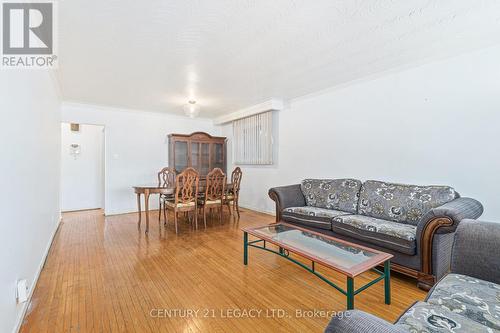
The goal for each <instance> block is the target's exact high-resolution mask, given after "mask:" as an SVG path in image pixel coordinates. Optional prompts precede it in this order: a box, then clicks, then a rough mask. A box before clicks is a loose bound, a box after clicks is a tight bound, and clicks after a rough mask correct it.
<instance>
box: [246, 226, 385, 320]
mask: <svg viewBox="0 0 500 333" xmlns="http://www.w3.org/2000/svg"><path fill="white" fill-rule="evenodd" d="M242 230H243V263H244V264H245V265H247V264H248V247H254V248H257V249H261V250H265V251H268V252H272V253H275V254H277V255H279V256H281V257H283V258H285V259H288V260H290V261H291V262H293V263H295V264H297V265H299V266H300V267H302V268H304V269H306V270H307V271H309V272H311V273H312V274H314V275H316V276H317V277H319V278H320V279H321V280H323V281H324V282H326V283H328V284H329V285H330V286H332V287H334V288H335V289H337V290H338V291H339V292H341V293H342V294H344V295H345V296H346V297H347V309H349V310H351V309H353V308H354V296H355V295H357V294H359V293H360V292H362V291H364V290H365V289H367V288H368V287H370V286H372V285H374V284H375V283H377V282H379V281H381V280H384V287H385V288H384V293H385V304H390V303H391V286H390V259H391V258H392V257H393V255H392V254H389V253H385V252H381V251H378V250H374V249H370V248H368V247H365V246H360V245H357V244H354V243H350V242H346V241H344V240H341V239H338V238H335V237H331V236H327V235H324V234H321V233H319V232H314V231H310V230H307V229H304V228H300V227H297V226H295V225H292V224H288V223H282V222H281V223H276V224H270V225H265V226H260V227H254V228H243V229H242ZM248 235H252V236H254V237H255V238H257V239H256V240H252V241H249V239H248ZM267 243H271V244H274V245H276V246H278V250H275V249H274V248H273V247H269V246H268V244H267ZM290 253H295V254H297V255H299V256H301V257H304V258H306V259H309V260H310V261H311V266H308V265H306V264H304V263H303V262H301V261H298V260H296V259H294V258H292V257H290ZM316 263H318V264H320V265H322V266H325V267H328V268H330V269H332V270H334V271H337V272H339V273H341V274H343V275H345V276H346V277H347V290H344V289H342V288H341V287H339V286H337V285H336V284H335V283H333V282H332V281H330V280H328V279H327V278H326V277H325V276H323V275H321V274H319V273H318V272H317V271H316V269H315V264H316ZM382 264H383V265H384V270H383V271H380V270H378V269H377V268H376V267H377V266H379V265H382ZM370 270H371V271H374V272H376V273H378V274H379V277H377V278H376V279H374V280H372V281H370V282H368V283H367V284H365V285H364V286H362V287H360V288H358V289H356V290H354V278H355V277H356V276H358V275H360V274H362V273H364V272H367V271H370Z"/></svg>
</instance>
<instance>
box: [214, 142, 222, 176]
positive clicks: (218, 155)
mask: <svg viewBox="0 0 500 333" xmlns="http://www.w3.org/2000/svg"><path fill="white" fill-rule="evenodd" d="M213 146H214V157H213V167H214V168H221V169H222V170H224V154H223V148H224V145H223V144H222V143H214V145H213Z"/></svg>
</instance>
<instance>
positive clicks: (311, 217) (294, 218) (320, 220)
mask: <svg viewBox="0 0 500 333" xmlns="http://www.w3.org/2000/svg"><path fill="white" fill-rule="evenodd" d="M343 214H348V213H346V212H342V211H339V210H333V209H325V208H318V207H311V206H304V207H289V208H285V209H283V212H282V213H281V218H282V219H283V220H284V221H287V222H292V223H296V224H301V225H306V226H310V227H314V228H321V229H326V230H332V218H334V217H336V216H339V215H343Z"/></svg>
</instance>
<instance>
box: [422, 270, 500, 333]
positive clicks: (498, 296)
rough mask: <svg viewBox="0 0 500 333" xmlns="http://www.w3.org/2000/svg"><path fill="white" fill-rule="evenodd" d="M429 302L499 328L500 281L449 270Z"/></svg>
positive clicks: (430, 295) (488, 325) (429, 298)
mask: <svg viewBox="0 0 500 333" xmlns="http://www.w3.org/2000/svg"><path fill="white" fill-rule="evenodd" d="M427 302H428V303H431V304H435V305H439V306H441V307H443V308H446V309H447V310H450V311H452V312H454V313H457V314H460V315H462V316H465V317H467V318H469V319H471V320H473V321H475V322H478V323H480V324H482V325H485V326H487V327H490V328H492V329H496V330H500V285H498V284H496V283H493V282H488V281H484V280H480V279H476V278H473V277H470V276H467V275H461V274H448V275H447V276H445V277H444V278H443V279H442V280H441V281H440V282H439V283H438V284H437V285H436V286H435V287H434V289H433V291H432V293H431V294H429V296H428V299H427Z"/></svg>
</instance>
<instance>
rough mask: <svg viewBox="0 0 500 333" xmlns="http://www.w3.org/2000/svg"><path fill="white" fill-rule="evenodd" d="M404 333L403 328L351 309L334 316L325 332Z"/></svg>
mask: <svg viewBox="0 0 500 333" xmlns="http://www.w3.org/2000/svg"><path fill="white" fill-rule="evenodd" d="M366 332H370V333H372V332H373V333H402V332H405V331H403V330H402V329H401V328H399V327H397V326H395V325H393V324H391V323H389V322H387V321H385V320H383V319H380V318H378V317H375V316H373V315H371V314H369V313H366V312H363V311H359V310H350V311H345V312H340V313H338V314H337V315H336V316H335V317H333V318H332V320H331V321H330V323H328V326H327V327H326V328H325V333H366Z"/></svg>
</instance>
